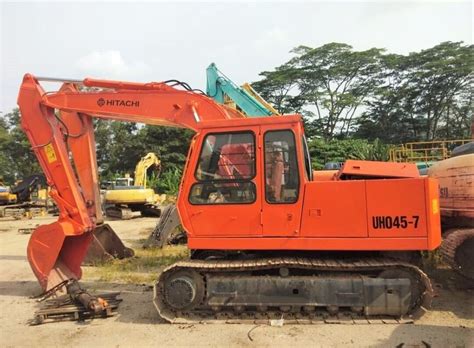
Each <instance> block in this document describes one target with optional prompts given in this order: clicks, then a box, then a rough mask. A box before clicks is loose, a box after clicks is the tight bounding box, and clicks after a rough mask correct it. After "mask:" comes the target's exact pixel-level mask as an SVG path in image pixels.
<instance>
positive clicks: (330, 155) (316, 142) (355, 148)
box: [308, 139, 389, 169]
mask: <svg viewBox="0 0 474 348" xmlns="http://www.w3.org/2000/svg"><path fill="white" fill-rule="evenodd" d="M308 147H309V153H310V155H311V160H312V164H313V169H323V168H324V164H325V163H328V162H344V161H346V160H348V159H360V160H369V161H387V160H388V158H389V155H388V146H387V145H385V144H383V143H382V142H381V141H379V140H378V139H376V140H375V141H374V142H369V141H367V140H364V139H345V140H336V139H334V140H329V141H325V140H322V139H313V140H310V141H309V142H308Z"/></svg>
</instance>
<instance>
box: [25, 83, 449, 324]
mask: <svg viewBox="0 0 474 348" xmlns="http://www.w3.org/2000/svg"><path fill="white" fill-rule="evenodd" d="M40 81H50V82H51V81H56V82H63V85H62V87H61V88H60V89H59V90H58V91H55V92H48V93H46V92H45V91H44V89H43V88H42V86H41V84H40ZM79 86H85V87H91V88H89V89H83V88H79ZM18 105H19V107H20V110H21V125H22V128H23V130H24V131H25V133H26V135H27V137H28V139H29V141H30V142H31V144H32V148H33V151H34V152H35V155H36V156H37V158H38V160H39V163H40V165H41V167H42V169H43V171H44V173H45V175H46V177H47V179H48V183H49V184H50V186H51V196H52V197H53V199H54V200H55V201H56V203H57V205H58V208H59V211H60V215H59V219H58V221H56V222H53V223H51V224H49V225H42V226H39V227H38V228H37V229H36V230H35V231H34V232H33V234H32V236H31V239H30V241H29V243H28V248H27V255H28V260H29V263H30V265H31V267H32V270H33V272H34V274H35V276H36V277H37V279H38V281H39V283H40V285H41V287H42V288H43V290H44V291H48V292H50V293H51V292H59V291H64V292H66V293H67V294H68V295H69V296H70V298H71V299H72V300H73V301H76V302H78V303H81V304H82V305H83V308H84V309H85V310H87V311H89V312H91V313H95V314H100V313H104V312H107V311H108V310H110V306H109V304H108V302H107V301H104V300H103V299H102V298H100V297H96V296H92V295H90V294H89V293H87V291H85V290H84V289H82V288H81V287H80V285H79V282H78V281H79V279H80V278H81V275H82V272H81V264H82V262H83V259H84V255H85V254H86V252H87V249H88V247H89V244H90V242H91V238H92V236H93V235H94V230H97V229H98V228H103V226H104V223H103V218H102V212H101V209H100V200H99V188H98V180H97V161H96V157H95V141H94V128H93V123H92V120H93V118H94V117H98V118H102V119H108V120H121V121H128V122H141V123H146V124H151V125H156V126H168V127H184V128H189V129H192V130H194V131H195V135H194V137H193V139H192V141H191V144H190V149H189V152H188V157H187V161H186V165H185V168H184V171H183V177H182V180H181V184H180V189H179V194H178V198H177V209H178V213H179V217H180V221H181V222H182V225H183V228H184V230H185V231H186V233H187V237H188V247H189V249H190V251H191V258H190V259H189V260H186V261H181V262H177V263H175V264H173V265H171V266H169V267H168V268H166V269H165V270H164V271H163V272H161V273H160V274H159V275H158V280H157V282H156V283H155V284H154V300H153V302H154V305H155V307H156V309H157V311H158V313H159V315H160V316H161V317H162V318H164V320H166V321H168V322H171V323H177V322H215V321H219V320H221V321H228V320H231V321H236V322H238V321H241V320H248V319H251V320H255V319H267V320H270V319H281V318H282V317H285V318H288V317H291V316H293V317H294V318H296V317H297V318H298V320H301V319H304V318H306V319H311V318H312V317H313V318H314V315H316V314H317V313H320V312H323V313H325V314H326V315H331V316H334V315H337V314H340V315H343V314H344V313H348V315H349V316H350V318H352V319H353V320H356V319H357V318H372V319H373V318H374V317H379V316H382V317H389V318H400V317H404V316H409V315H415V314H417V313H419V310H420V309H421V308H422V307H426V306H428V305H429V302H430V299H431V296H432V286H431V282H430V280H429V278H428V277H427V275H426V274H425V273H424V272H423V271H422V270H421V269H420V268H418V267H417V265H416V264H415V263H412V262H410V260H411V257H412V256H414V255H417V254H419V251H420V250H433V249H435V248H437V247H438V246H439V244H440V241H441V232H440V212H439V196H438V183H437V181H436V180H435V179H432V178H427V177H420V176H419V174H418V171H417V169H416V166H415V165H411V164H398V163H384V162H370V161H347V162H346V163H345V164H344V166H343V168H341V170H340V171H339V172H338V174H337V175H336V176H333V177H332V178H331V179H330V180H317V179H316V180H315V178H313V173H312V170H311V162H310V161H311V159H310V157H309V154H308V148H307V144H306V139H305V136H304V129H303V122H302V118H301V116H300V115H285V116H282V117H255V118H249V117H245V115H243V114H242V113H241V112H239V111H238V110H235V109H232V108H229V107H227V106H225V105H222V104H220V103H217V102H216V101H214V100H213V99H211V98H209V97H208V96H206V95H205V94H203V93H200V92H199V91H196V90H192V89H191V88H190V87H189V85H188V84H186V83H183V82H180V81H177V80H168V81H164V82H150V83H135V82H123V81H110V80H97V79H90V78H88V79H84V80H65V79H54V78H40V77H35V76H33V75H31V74H26V75H25V76H24V78H23V82H22V84H21V87H20V91H19V96H18ZM71 162H73V163H74V169H75V170H74V169H73V165H72V163H71ZM109 228H110V227H109ZM58 312H60V311H59V310H58V309H55V310H54V313H56V314H57V313H58ZM54 313H52V314H51V315H53V314H54ZM43 315H46V314H44V313H43ZM48 315H49V314H48ZM352 319H351V320H352ZM366 322H367V321H366Z"/></svg>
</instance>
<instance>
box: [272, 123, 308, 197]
mask: <svg viewBox="0 0 474 348" xmlns="http://www.w3.org/2000/svg"><path fill="white" fill-rule="evenodd" d="M264 138H265V198H266V200H267V202H268V203H295V202H296V201H297V200H298V191H299V185H300V181H299V173H298V162H297V157H296V146H295V137H294V135H293V132H292V131H290V130H282V131H269V132H266V133H265V136H264Z"/></svg>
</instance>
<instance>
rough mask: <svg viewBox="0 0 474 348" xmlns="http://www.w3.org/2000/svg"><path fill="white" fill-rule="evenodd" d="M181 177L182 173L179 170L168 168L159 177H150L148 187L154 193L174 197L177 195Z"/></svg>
mask: <svg viewBox="0 0 474 348" xmlns="http://www.w3.org/2000/svg"><path fill="white" fill-rule="evenodd" d="M182 175H183V171H182V170H181V169H180V168H178V167H174V168H169V169H168V170H166V171H165V172H163V173H162V174H161V175H160V176H159V177H156V176H155V177H152V178H151V179H150V180H149V183H150V187H152V188H153V189H154V190H155V191H156V192H159V193H166V194H168V195H174V196H175V195H177V194H178V190H179V184H180V182H181V176H182Z"/></svg>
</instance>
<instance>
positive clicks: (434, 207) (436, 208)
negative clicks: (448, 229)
mask: <svg viewBox="0 0 474 348" xmlns="http://www.w3.org/2000/svg"><path fill="white" fill-rule="evenodd" d="M431 205H432V210H433V214H438V212H439V202H438V200H437V199H436V198H435V199H433V200H432V201H431Z"/></svg>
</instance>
